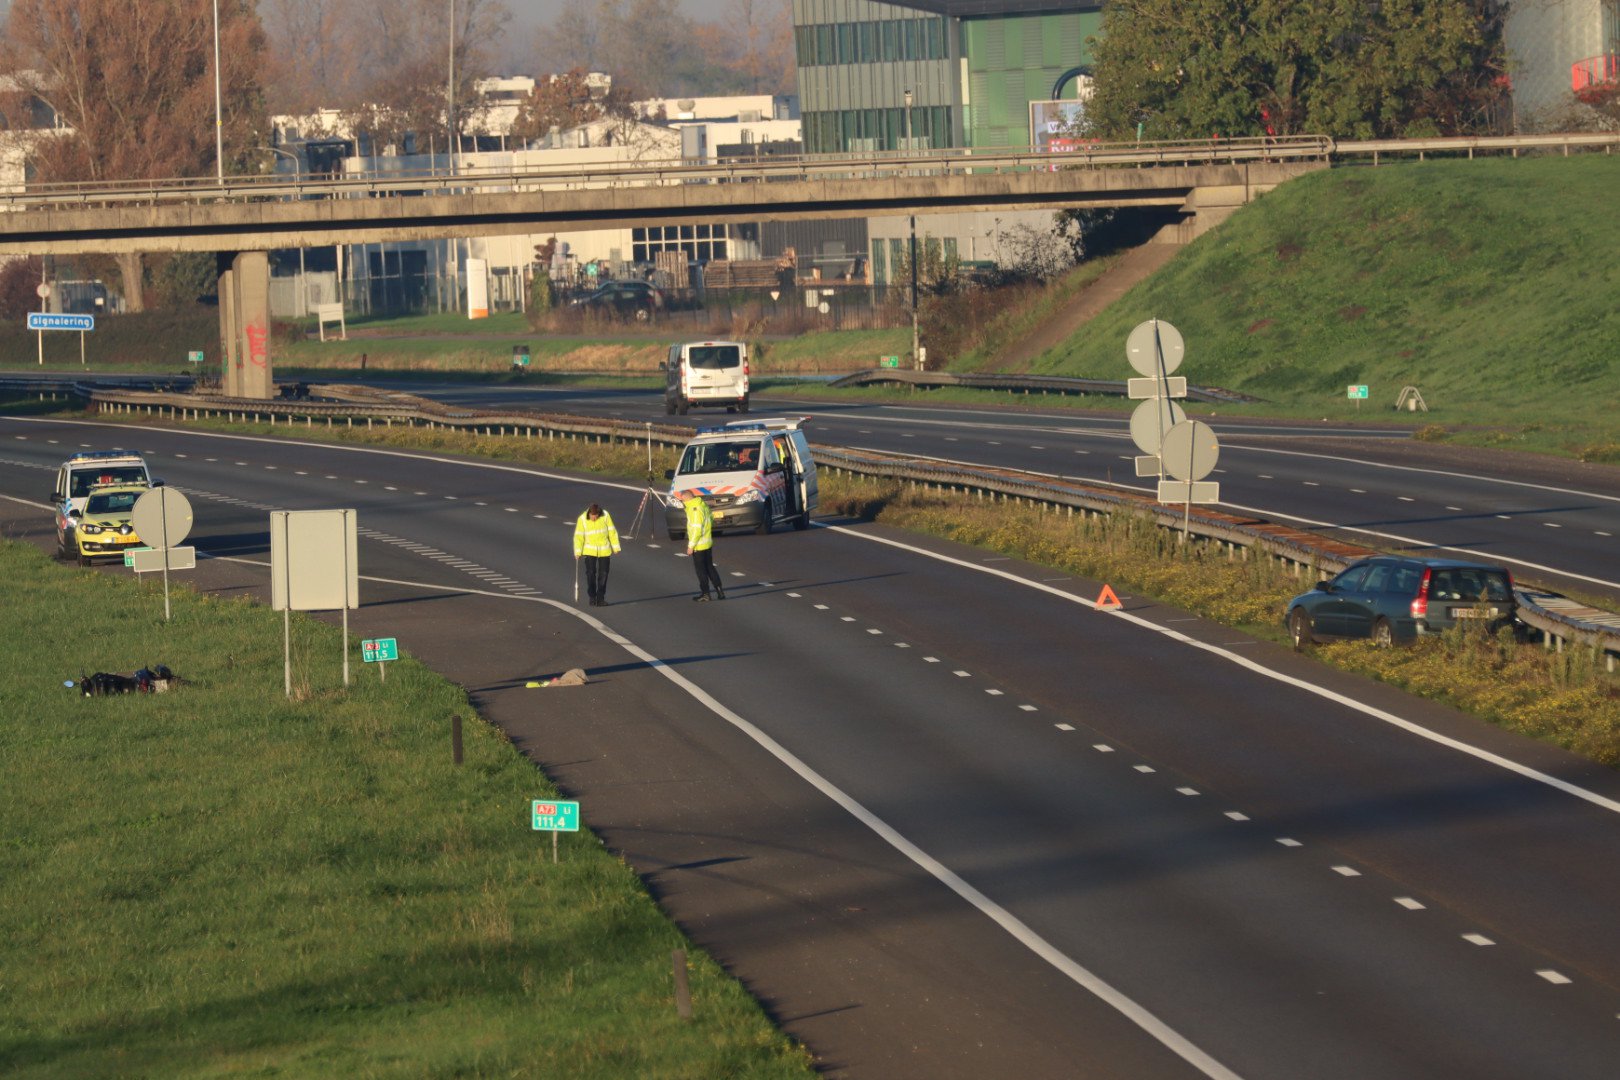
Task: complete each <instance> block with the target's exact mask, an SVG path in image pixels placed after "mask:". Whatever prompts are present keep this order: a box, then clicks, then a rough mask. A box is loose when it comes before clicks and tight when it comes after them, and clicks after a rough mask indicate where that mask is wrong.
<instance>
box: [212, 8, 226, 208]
mask: <svg viewBox="0 0 1620 1080" xmlns="http://www.w3.org/2000/svg"><path fill="white" fill-rule="evenodd" d="M219 81H220V80H219V0H214V179H215V180H217V181H218V182H219V185H220V186H221V187H224V186H225V111H224V109H223V107H222V106H221V104H220V91H219Z"/></svg>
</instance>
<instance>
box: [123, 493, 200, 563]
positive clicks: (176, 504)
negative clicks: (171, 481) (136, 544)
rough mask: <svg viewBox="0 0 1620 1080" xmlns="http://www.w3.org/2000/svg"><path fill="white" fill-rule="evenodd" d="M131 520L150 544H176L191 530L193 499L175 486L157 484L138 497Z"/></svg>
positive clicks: (162, 546) (146, 542) (154, 545)
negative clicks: (181, 492)
mask: <svg viewBox="0 0 1620 1080" xmlns="http://www.w3.org/2000/svg"><path fill="white" fill-rule="evenodd" d="M129 523H130V524H131V525H133V526H135V535H136V536H139V537H140V538H141V543H143V544H145V545H146V546H147V547H152V548H171V547H175V546H177V545H178V544H179V543H180V541H182V540H184V539H185V538H186V534H187V533H189V532H191V502H190V500H188V499H187V498H186V497H185V496H184V495H182V494H180V493H179V492H178V491H176V490H174V488H171V487H157V488H153V489H152V490H150V491H147V492H143V493H142V494H141V497H140V498H138V499H136V500H135V506H134V509H132V510H131V511H130V516H129Z"/></svg>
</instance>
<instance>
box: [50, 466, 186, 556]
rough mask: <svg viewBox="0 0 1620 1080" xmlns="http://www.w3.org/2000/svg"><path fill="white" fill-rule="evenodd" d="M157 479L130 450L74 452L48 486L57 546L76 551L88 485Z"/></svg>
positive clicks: (145, 482) (155, 482)
mask: <svg viewBox="0 0 1620 1080" xmlns="http://www.w3.org/2000/svg"><path fill="white" fill-rule="evenodd" d="M161 483H162V481H161V480H153V479H152V476H151V473H149V472H148V471H147V468H146V459H145V458H143V457H141V455H139V454H137V453H135V452H134V451H133V450H92V451H89V452H88V453H83V454H74V455H73V456H72V457H70V458H68V459H67V460H66V461H64V462H63V463H62V467H61V468H60V469H58V470H57V471H56V486H55V487H54V488H52V489H51V495H50V499H51V505H52V506H53V507H54V509H55V511H56V548H57V550H58V551H59V552H60V553H61V555H62V557H63V558H69V557H71V556H73V555H75V554H78V547H77V545H76V537H75V536H74V532H75V530H76V518H77V515H80V514H82V513H84V508H85V504H86V503H87V502H88V501H89V499H90V489H91V488H92V487H95V486H97V485H102V486H106V485H109V484H138V485H140V486H141V487H143V488H147V487H156V486H158V485H159V484H161Z"/></svg>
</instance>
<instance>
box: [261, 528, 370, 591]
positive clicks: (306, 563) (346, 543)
mask: <svg viewBox="0 0 1620 1080" xmlns="http://www.w3.org/2000/svg"><path fill="white" fill-rule="evenodd" d="M359 550H360V544H359V529H358V526H357V524H356V516H355V512H354V511H353V510H272V511H271V512H270V607H271V608H272V609H273V610H275V611H288V610H291V611H336V610H338V609H340V608H357V607H359V606H360V570H359V559H358V555H359Z"/></svg>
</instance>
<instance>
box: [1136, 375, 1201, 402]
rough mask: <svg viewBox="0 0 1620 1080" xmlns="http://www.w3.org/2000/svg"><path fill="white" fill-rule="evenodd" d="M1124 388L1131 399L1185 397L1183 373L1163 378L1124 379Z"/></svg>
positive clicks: (1146, 399) (1185, 379) (1147, 399)
mask: <svg viewBox="0 0 1620 1080" xmlns="http://www.w3.org/2000/svg"><path fill="white" fill-rule="evenodd" d="M1125 390H1126V392H1127V393H1128V394H1129V395H1130V398H1131V400H1132V401H1149V400H1152V399H1153V398H1156V397H1173V398H1176V397H1186V396H1187V378H1186V376H1185V375H1169V376H1166V377H1165V378H1163V379H1126V380H1125Z"/></svg>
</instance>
